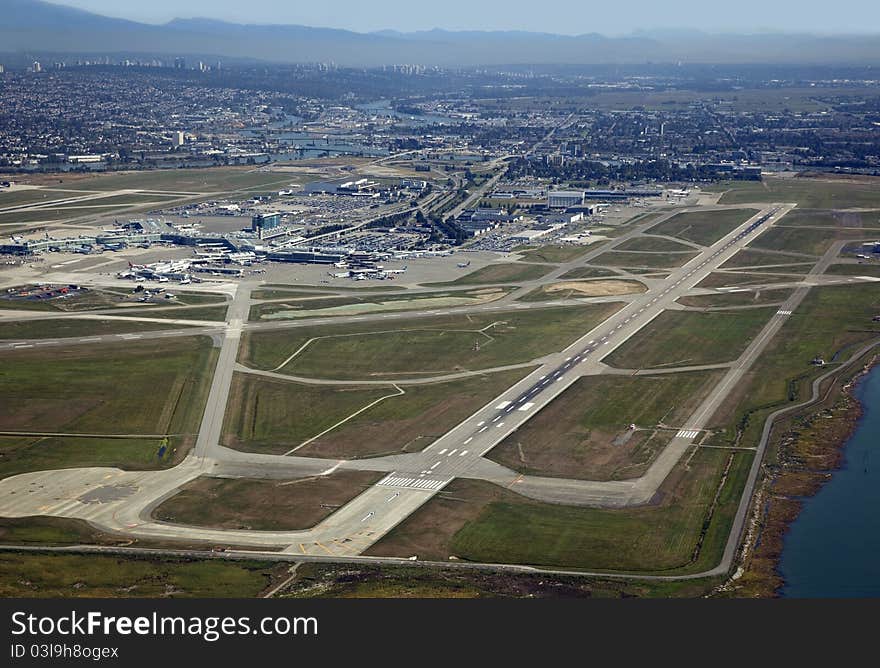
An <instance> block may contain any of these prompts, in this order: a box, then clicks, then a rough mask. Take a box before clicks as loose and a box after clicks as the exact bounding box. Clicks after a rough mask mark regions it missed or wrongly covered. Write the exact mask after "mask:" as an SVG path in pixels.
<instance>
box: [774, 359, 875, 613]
mask: <svg viewBox="0 0 880 668" xmlns="http://www.w3.org/2000/svg"><path fill="white" fill-rule="evenodd" d="M856 397H857V398H858V400H859V401H860V402H861V403H862V405H863V406H864V409H865V410H864V415H863V416H862V419H861V420H860V421H859V423H858V425H857V427H856V430H855V432H854V433H853V435H852V437H851V438H850V439H849V440H848V441H847V443H846V445H845V448H844V461H843V465H842V467H841V468H840V469H839V470H837V471H835V472H834V474H833V475H832V477H831V479H830V480H829V481H828V482H827V483H826V484H825V485H824V486H823V487H822V489H821V490H820V491H819V493H818V494H816V495H815V496H813V497H810V498H808V499H806V500H805V501H804V508H803V511H802V512H801V514H800V515H799V516H798V518H797V519H796V520H795V521H794V523H793V524H792V525H791V528H790V530H789V532H788V534H787V535H786V537H785V544H784V547H783V551H782V556H781V560H780V564H779V569H780V572H781V573H782V576H783V577H784V578H785V586H784V587H783V589H782V592H781V593H782V595H783V596H785V597H789V598H806V597H821V598H825V597H835V598H841V597H846V598H851V597H862V596H874V597H876V596H880V366H876V367H874V369H873V370H872V371H871V372H870V373H869V374H868V375H866V376H864V377H863V378H862V379H861V380H860V382H859V384H858V386H857V388H856Z"/></svg>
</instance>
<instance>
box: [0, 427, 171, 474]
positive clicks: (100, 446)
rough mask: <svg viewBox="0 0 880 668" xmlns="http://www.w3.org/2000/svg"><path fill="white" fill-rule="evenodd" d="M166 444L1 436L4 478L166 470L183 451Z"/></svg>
mask: <svg viewBox="0 0 880 668" xmlns="http://www.w3.org/2000/svg"><path fill="white" fill-rule="evenodd" d="M163 445H164V442H163V441H162V439H158V438H153V439H149V438H93V437H85V436H82V437H70V436H61V437H39V436H0V477H2V478H6V477H9V476H11V475H16V474H18V473H27V472H29V471H45V470H49V469H63V468H74V467H80V466H115V467H118V468H124V469H130V470H136V469H159V468H166V467H168V466H171V465H172V464H174V463H176V462H177V461H179V460H180V459H181V455H182V452H181V451H180V450H179V449H178V450H177V451H175V448H174V447H173V446H171V447H168V448H166V449H164V450H163V448H162V446H163Z"/></svg>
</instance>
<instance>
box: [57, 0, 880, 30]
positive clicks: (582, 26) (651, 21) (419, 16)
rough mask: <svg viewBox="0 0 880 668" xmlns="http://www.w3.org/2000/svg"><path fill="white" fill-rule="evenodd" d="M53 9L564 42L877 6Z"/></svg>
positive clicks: (833, 16) (865, 23) (850, 20)
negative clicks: (524, 34) (557, 37)
mask: <svg viewBox="0 0 880 668" xmlns="http://www.w3.org/2000/svg"><path fill="white" fill-rule="evenodd" d="M56 4H63V5H68V6H71V7H77V8H80V9H85V10H88V11H92V12H95V13H98V14H103V15H106V16H114V17H120V18H127V19H131V20H135V21H142V22H148V23H164V22H166V21H169V20H171V19H173V18H193V17H200V18H211V19H218V20H223V21H230V22H234V23H264V24H301V25H308V26H315V27H327V28H341V29H346V30H353V31H356V32H374V31H377V30H384V29H390V30H398V31H403V32H410V31H419V30H431V29H434V28H440V29H445V30H525V31H534V32H548V33H556V34H562V35H577V34H583V33H602V34H605V35H625V34H630V33H633V32H638V31H652V30H676V29H683V30H688V29H696V30H702V31H706V32H711V33H743V32H745V33H756V32H767V31H774V32H789V33H791V32H811V33H819V34H829V33H874V32H880V3H876V2H868V1H867V0H840V1H839V2H836V3H835V4H834V9H833V11H831V10H830V9H829V6H828V4H827V3H825V2H821V3H820V2H818V1H817V0H775V1H774V2H772V3H768V2H766V1H765V0H740V1H739V2H738V3H737V4H736V11H735V12H732V11H731V9H730V8H729V7H725V8H722V9H712V7H711V5H709V4H707V3H705V2H704V1H703V0H669V1H667V2H664V3H653V2H640V3H637V5H636V6H633V4H632V3H625V4H623V5H609V4H605V3H589V4H587V3H584V2H582V1H581V2H578V1H577V0H545V1H544V2H542V3H540V4H539V5H538V4H536V3H534V2H526V0H504V1H501V0H489V1H488V2H481V3H475V2H473V1H472V0H446V2H444V3H430V4H429V3H424V4H420V3H413V2H411V0H379V2H372V3H364V2H360V1H359V0H335V2H333V3H295V4H294V3H288V2H284V1H283V0H251V1H250V2H248V3H246V4H243V3H239V2H230V1H229V0H184V1H183V2H181V1H179V0H153V1H152V2H150V3H137V4H133V3H132V4H129V3H122V4H120V3H119V2H118V0H61V1H58V2H56Z"/></svg>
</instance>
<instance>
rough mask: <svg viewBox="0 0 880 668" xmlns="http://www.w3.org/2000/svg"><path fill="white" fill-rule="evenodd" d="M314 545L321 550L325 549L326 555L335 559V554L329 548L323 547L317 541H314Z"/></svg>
mask: <svg viewBox="0 0 880 668" xmlns="http://www.w3.org/2000/svg"><path fill="white" fill-rule="evenodd" d="M315 545H317V546H318V547H321V548H323V549H325V550H326V551H327V554H329V555H330V556H331V557H335V556H336V554H335V553H334V552H333V551H332V550H331V549H330V548H329V547H327V546H326V545H324V544H323V543H319V542H318V541H315Z"/></svg>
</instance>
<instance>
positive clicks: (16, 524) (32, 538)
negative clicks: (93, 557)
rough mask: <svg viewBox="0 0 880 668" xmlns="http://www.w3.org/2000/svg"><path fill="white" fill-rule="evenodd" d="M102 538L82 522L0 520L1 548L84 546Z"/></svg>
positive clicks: (52, 519)
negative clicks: (7, 546) (4, 546)
mask: <svg viewBox="0 0 880 668" xmlns="http://www.w3.org/2000/svg"><path fill="white" fill-rule="evenodd" d="M102 539H103V536H102V534H101V533H100V532H99V531H97V530H96V529H94V528H93V527H92V526H91V525H90V524H89V523H88V522H85V521H84V520H75V519H70V518H67V517H0V543H2V544H4V545H83V544H86V543H91V544H95V543H98V542H100V541H101V540H102Z"/></svg>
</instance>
